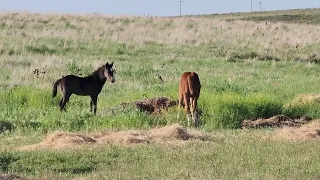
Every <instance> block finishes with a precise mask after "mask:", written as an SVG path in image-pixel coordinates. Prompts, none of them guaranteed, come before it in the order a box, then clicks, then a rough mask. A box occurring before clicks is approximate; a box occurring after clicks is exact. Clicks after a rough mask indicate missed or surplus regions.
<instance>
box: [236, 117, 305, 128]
mask: <svg viewBox="0 0 320 180" xmlns="http://www.w3.org/2000/svg"><path fill="white" fill-rule="evenodd" d="M310 120H311V119H310V118H308V117H304V116H303V117H301V118H299V119H291V118H290V117H287V116H284V115H277V116H273V117H271V118H267V119H257V120H244V121H243V122H242V128H243V129H247V128H263V127H300V126H302V125H304V124H307V123H309V121H310Z"/></svg>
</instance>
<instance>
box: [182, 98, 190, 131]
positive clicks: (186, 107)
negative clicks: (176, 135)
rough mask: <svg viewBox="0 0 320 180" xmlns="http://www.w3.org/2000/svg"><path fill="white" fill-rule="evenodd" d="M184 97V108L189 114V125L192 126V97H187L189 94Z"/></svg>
mask: <svg viewBox="0 0 320 180" xmlns="http://www.w3.org/2000/svg"><path fill="white" fill-rule="evenodd" d="M183 99H184V109H185V112H186V114H187V120H188V127H190V124H191V123H190V102H189V100H190V98H188V97H187V95H184V97H183Z"/></svg>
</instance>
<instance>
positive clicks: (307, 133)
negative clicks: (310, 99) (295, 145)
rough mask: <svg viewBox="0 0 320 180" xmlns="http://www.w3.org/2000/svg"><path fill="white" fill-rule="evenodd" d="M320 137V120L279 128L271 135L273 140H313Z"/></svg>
mask: <svg viewBox="0 0 320 180" xmlns="http://www.w3.org/2000/svg"><path fill="white" fill-rule="evenodd" d="M319 138H320V120H315V121H312V122H311V123H309V124H305V125H303V126H301V127H285V128H282V129H279V130H277V131H276V132H275V133H274V134H273V135H272V137H271V139H273V140H288V141H295V140H311V139H319Z"/></svg>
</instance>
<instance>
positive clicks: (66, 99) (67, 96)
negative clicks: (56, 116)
mask: <svg viewBox="0 0 320 180" xmlns="http://www.w3.org/2000/svg"><path fill="white" fill-rule="evenodd" d="M70 96H71V94H69V93H68V94H64V96H63V98H62V103H61V106H60V110H63V109H65V106H66V103H67V102H68V101H69V98H70Z"/></svg>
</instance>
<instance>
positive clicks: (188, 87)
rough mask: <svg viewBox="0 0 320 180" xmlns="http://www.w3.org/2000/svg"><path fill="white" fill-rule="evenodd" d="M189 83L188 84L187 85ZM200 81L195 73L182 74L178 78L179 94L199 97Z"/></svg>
mask: <svg viewBox="0 0 320 180" xmlns="http://www.w3.org/2000/svg"><path fill="white" fill-rule="evenodd" d="M189 83H190V84H189ZM200 89H201V84H200V79H199V76H198V74H197V73H195V72H184V73H183V74H182V75H181V78H180V86H179V92H180V94H183V93H191V94H194V95H195V96H199V95H200Z"/></svg>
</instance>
